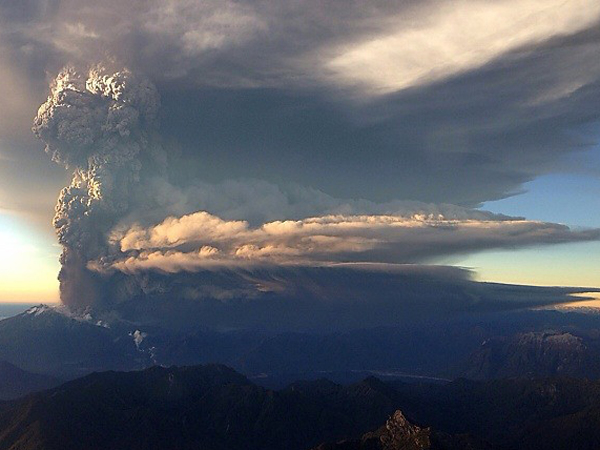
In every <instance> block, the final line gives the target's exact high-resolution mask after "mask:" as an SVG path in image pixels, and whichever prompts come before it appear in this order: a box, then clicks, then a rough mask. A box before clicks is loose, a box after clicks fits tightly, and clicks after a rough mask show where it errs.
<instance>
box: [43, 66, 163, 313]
mask: <svg viewBox="0 0 600 450" xmlns="http://www.w3.org/2000/svg"><path fill="white" fill-rule="evenodd" d="M159 104H160V100H159V96H158V93H157V90H156V88H155V87H154V86H153V85H152V84H151V83H150V82H149V81H148V80H146V79H142V78H139V77H136V76H134V75H133V74H132V73H130V72H129V71H127V70H122V71H118V72H114V73H111V72H109V71H107V70H106V69H104V68H102V67H95V68H92V69H91V70H90V71H89V72H88V74H87V75H83V74H81V73H79V72H77V71H76V70H74V69H72V68H66V69H63V71H62V72H61V73H60V74H59V75H58V76H57V78H56V80H55V81H54V83H53V85H52V88H51V94H50V96H49V97H48V100H47V101H46V102H45V103H44V104H43V105H42V106H41V107H40V109H39V111H38V114H37V117H36V118H35V120H34V125H33V132H34V134H35V135H36V136H37V137H39V138H40V139H41V140H42V141H44V143H45V144H46V152H47V153H48V154H49V155H50V156H51V158H52V160H53V161H55V162H57V163H59V164H63V165H64V166H66V167H67V168H70V169H73V170H74V172H73V179H72V181H71V184H70V185H69V186H67V187H65V188H64V189H63V190H62V191H61V193H60V196H59V198H58V203H57V205H56V214H55V216H54V221H53V224H54V227H55V228H56V233H57V235H58V239H59V242H60V244H61V245H62V246H63V253H62V255H61V264H62V269H61V272H60V274H59V280H60V286H61V299H62V301H63V302H64V303H65V304H66V305H68V306H69V307H72V308H74V309H82V308H85V307H87V306H89V305H91V304H93V303H95V302H97V301H99V300H100V299H99V298H98V297H99V296H100V295H101V294H100V293H99V291H98V287H99V283H100V280H99V279H98V277H99V275H98V274H96V273H92V272H90V271H89V270H88V269H87V268H86V263H87V261H90V260H93V259H99V258H102V257H104V256H108V255H109V254H110V253H111V252H112V251H113V250H111V248H110V246H109V245H108V244H107V239H106V234H107V233H108V232H109V231H110V229H111V228H112V227H113V226H114V224H115V223H116V222H117V221H118V219H119V218H121V217H122V216H123V215H124V214H127V212H128V211H129V210H130V209H131V205H132V204H133V203H134V198H135V197H136V196H139V195H142V194H141V193H142V192H143V189H142V187H141V186H142V184H143V182H144V179H145V178H147V177H148V174H157V173H161V172H164V170H165V165H166V162H165V161H166V157H165V154H164V152H163V150H162V148H161V147H160V145H159V144H158V143H157V139H156V138H155V129H156V125H157V113H158V109H159Z"/></svg>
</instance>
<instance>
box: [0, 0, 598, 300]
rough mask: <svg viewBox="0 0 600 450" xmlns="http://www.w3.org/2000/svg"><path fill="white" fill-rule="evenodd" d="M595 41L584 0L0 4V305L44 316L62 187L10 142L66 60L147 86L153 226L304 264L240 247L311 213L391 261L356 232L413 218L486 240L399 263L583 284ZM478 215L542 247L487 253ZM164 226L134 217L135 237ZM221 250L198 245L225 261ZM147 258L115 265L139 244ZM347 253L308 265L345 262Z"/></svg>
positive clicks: (23, 134)
mask: <svg viewBox="0 0 600 450" xmlns="http://www.w3.org/2000/svg"><path fill="white" fill-rule="evenodd" d="M599 25H600V3H598V2H596V1H593V0H568V1H564V0H543V1H542V0H500V1H494V2H492V1H477V0H461V1H458V2H447V1H438V0H427V1H398V2H395V1H374V2H372V3H369V5H368V6H365V4H363V3H362V2H356V3H351V4H348V5H344V6H341V5H338V4H337V3H335V2H331V3H328V4H324V3H322V2H318V1H314V2H313V1H308V2H303V3H302V5H299V4H297V3H296V2H294V1H291V0H290V1H287V0H260V1H256V2H253V1H239V2H237V1H229V0H227V1H207V2H195V1H192V0H183V1H176V0H166V1H164V0H163V1H158V0H157V1H154V0H153V1H149V2H142V1H132V2H125V4H124V3H123V2H115V1H113V0H110V1H107V2H101V3H97V2H91V1H88V0H23V1H22V2H5V3H1V4H0V98H3V99H4V104H3V105H2V108H0V302H38V301H39V302H46V303H51V302H57V301H59V294H58V281H57V274H58V271H59V270H60V264H59V262H58V257H59V255H60V252H61V247H60V245H59V244H58V242H57V239H56V236H55V232H54V228H53V226H52V223H51V220H52V216H53V214H54V205H55V204H56V199H57V197H58V194H59V192H60V190H61V189H62V188H63V187H65V186H67V185H68V184H69V182H70V171H69V170H65V169H64V168H63V167H60V166H59V165H57V164H55V163H53V162H52V161H50V158H49V156H48V155H47V154H45V153H44V144H43V143H42V142H40V141H39V140H37V139H36V138H35V137H34V136H33V133H32V132H31V126H32V120H33V118H34V116H35V115H36V112H37V109H38V107H39V106H40V105H41V104H42V103H43V102H44V101H45V100H46V97H47V95H48V93H49V84H50V83H51V80H52V79H53V77H55V76H56V75H57V73H58V72H59V71H60V70H61V68H62V67H64V66H65V65H68V64H73V65H74V66H77V67H83V68H86V67H88V66H90V65H93V64H107V65H111V66H116V67H118V68H123V67H127V68H128V69H130V70H131V71H132V72H133V73H136V74H142V75H143V76H145V77H148V79H149V80H151V82H153V83H154V84H155V85H156V87H157V90H158V93H159V94H160V96H161V99H162V107H161V110H160V111H161V112H160V122H161V128H160V135H161V139H162V143H163V144H162V145H163V147H164V149H165V152H166V153H167V154H169V155H176V156H177V158H173V160H174V161H175V163H172V164H171V166H170V167H169V171H170V173H169V176H170V179H169V182H170V183H171V184H172V187H169V189H170V190H167V189H166V188H164V189H163V190H161V191H160V195H164V196H167V195H173V198H172V199H168V198H167V200H165V202H166V204H169V200H172V202H171V203H173V204H174V203H176V202H180V204H181V205H183V206H181V207H173V211H175V212H169V215H174V216H177V215H179V216H184V215H185V214H190V213H191V212H193V211H194V210H193V209H191V208H192V206H191V205H196V204H199V205H202V207H204V205H210V206H214V208H215V210H208V212H209V213H211V214H215V216H219V217H222V218H224V219H226V221H225V222H226V223H225V222H224V225H223V226H225V225H227V226H230V225H231V224H232V223H234V222H233V221H242V220H244V221H248V223H249V224H250V225H249V226H248V227H249V228H248V229H250V231H248V230H247V229H243V231H244V232H247V234H248V235H249V236H251V240H249V241H248V242H246V241H244V242H242V243H241V244H239V246H240V247H239V248H237V250H239V249H240V248H242V247H243V248H245V249H246V248H250V246H251V245H252V246H256V245H264V248H267V247H269V246H270V247H269V248H274V247H277V246H279V247H278V248H279V249H281V248H283V247H285V251H286V252H287V253H286V254H292V253H294V255H296V254H298V252H301V251H304V250H305V249H304V248H298V247H294V245H296V244H295V242H296V239H297V236H296V235H293V236H291V237H289V239H287V240H277V241H275V240H274V241H270V240H269V239H275V238H273V235H269V236H268V237H264V236H261V237H260V239H263V240H259V241H256V239H259V238H256V236H255V235H256V234H257V233H256V232H254V231H252V230H254V228H258V227H259V226H260V225H262V224H265V223H271V222H273V221H285V220H288V219H293V220H296V221H300V220H302V219H304V218H307V217H321V216H323V217H325V216H327V214H330V213H331V211H334V212H338V211H342V213H340V214H345V216H348V217H350V216H351V215H359V214H362V215H363V216H368V217H367V218H366V219H364V218H363V219H361V220H363V221H364V222H365V223H366V224H367V225H365V223H362V222H360V223H358V225H357V224H356V223H355V222H351V220H356V219H352V218H350V219H349V218H347V217H346V218H345V219H344V220H347V221H348V223H350V222H351V225H348V224H347V223H346V222H345V223H344V224H342V225H348V227H350V226H352V227H358V226H360V227H362V228H361V231H360V233H362V234H360V233H359V234H358V235H355V234H344V235H343V236H344V237H345V239H346V240H347V241H352V243H353V245H354V246H355V247H358V246H364V245H366V244H365V242H367V241H368V239H370V240H371V241H368V242H372V241H373V240H375V241H377V242H384V243H385V242H389V243H390V246H391V247H393V246H396V247H395V248H398V249H401V248H402V247H407V243H406V242H405V241H403V240H399V238H397V236H395V235H394V236H392V237H390V232H389V230H387V229H386V230H383V231H381V230H380V229H376V227H375V226H373V228H369V227H370V226H371V225H372V223H373V217H374V216H376V215H378V214H380V213H379V211H385V212H386V213H387V212H388V211H391V210H393V211H396V210H397V211H405V210H412V209H414V208H416V209H417V210H418V208H419V207H415V206H413V205H412V204H411V206H410V208H409V207H408V206H406V204H405V203H401V202H408V201H410V202H420V203H419V205H423V206H422V208H424V209H426V210H427V211H458V212H457V213H456V214H459V215H460V214H462V215H466V216H468V219H469V220H472V221H474V223H475V225H473V226H476V227H477V229H476V231H474V234H473V236H474V238H473V239H474V241H477V242H480V241H479V240H480V239H481V240H485V242H484V243H483V244H471V243H469V242H468V241H466V240H464V238H461V239H462V240H460V241H459V240H458V238H457V240H456V242H452V241H451V239H452V238H447V237H446V236H443V237H442V236H431V237H430V239H432V241H431V242H434V241H435V240H436V239H440V242H442V243H443V244H444V245H447V246H448V248H449V249H450V250H447V251H444V252H440V253H436V252H435V251H432V250H431V249H430V247H435V245H432V244H431V242H425V243H423V242H422V241H419V240H418V239H421V235H416V237H415V242H416V243H415V246H416V247H418V246H419V245H422V246H423V247H424V249H422V250H420V249H419V248H417V249H413V250H414V251H413V253H410V254H409V255H408V256H406V254H405V253H402V251H401V250H397V255H398V258H399V259H398V262H399V263H406V262H410V263H412V262H415V263H425V264H448V265H455V266H460V267H466V268H470V269H472V270H473V271H474V273H475V278H476V279H477V280H481V281H493V282H501V283H515V284H527V285H547V286H586V287H593V288H600V242H599V241H598V238H597V237H594V236H595V235H594V233H590V234H587V235H585V236H587V237H582V236H583V235H579V234H577V233H578V232H579V231H581V230H588V231H589V230H592V231H593V230H594V229H599V228H600V212H599V211H600V195H599V194H600V147H599V146H598V141H599V138H600V106H599V105H600V26H599ZM227 183H229V184H227ZM231 183H234V184H235V183H238V184H235V186H236V187H235V188H232V187H231V186H232V184H231ZM189 186H192V187H193V189H191V188H189ZM240 186H241V187H240ZM286 186H287V187H286ZM289 186H292V187H291V188H290V187H289ZM175 188H176V189H175ZM161 189H162V188H161ZM278 189H281V192H285V194H281V196H278V195H279V194H280V192H279V190H278ZM286 189H288V191H286ZM157 192H158V191H157ZM165 192H168V193H169V194H166V193H165ZM287 192H293V194H289V195H288V194H287ZM241 193H243V194H244V195H246V196H247V198H246V197H244V196H243V195H242V194H241ZM311 193H314V195H313V194H311ZM150 195H156V196H158V195H159V194H150ZM286 195H287V196H288V197H286V199H285V200H282V198H283V197H285V196H286ZM197 199H200V200H198V201H197V202H196V203H195V201H196V200H197ZM290 199H291V200H290ZM236 202H237V203H236ZM239 204H243V205H249V206H248V208H243V207H241V206H240V205H239ZM232 205H234V206H235V207H234V206H232ZM243 205H242V206H243ZM323 205H326V206H323ZM332 205H333V206H332ZM348 205H351V206H348ZM365 205H366V206H365ZM390 205H393V206H390ZM397 205H400V206H397ZM253 208H255V209H254V210H253ZM336 208H337V209H336ZM394 208H395V209H394ZM133 209H134V208H133V207H132V210H133ZM481 210H484V211H490V212H492V213H496V214H503V215H507V216H514V217H523V218H525V219H526V220H527V221H531V224H530V225H531V226H535V224H534V223H533V222H538V221H539V222H547V223H549V224H550V225H551V226H550V227H549V228H550V230H549V231H548V230H546V229H544V230H541V231H539V233H538V234H535V235H534V234H531V235H530V234H527V235H523V236H520V235H519V236H516V235H515V236H513V235H512V234H511V232H510V231H507V232H506V233H505V234H503V235H502V236H501V238H500V237H499V238H498V240H496V239H495V237H494V236H493V235H491V234H490V233H491V232H490V231H489V230H490V228H489V227H488V226H487V225H486V224H485V221H484V220H482V219H481V217H480V216H478V215H477V214H476V213H477V212H479V211H481ZM176 213H177V214H176ZM165 215H167V214H166V213H165ZM361 217H362V216H361ZM461 217H462V216H461ZM163 219H165V217H164V216H160V215H159V214H158V213H157V212H152V214H150V213H149V212H148V213H147V214H146V215H144V220H145V221H146V222H145V223H144V226H145V227H147V229H146V231H145V232H146V233H147V234H148V235H151V233H152V232H153V231H152V230H154V231H156V228H152V227H153V226H158V225H159V224H161V223H163ZM227 220H228V221H230V222H227ZM178 223H179V222H178ZM211 223H212V222H211ZM215 223H216V222H215ZM369 224H371V225H369ZM557 224H563V225H567V226H568V227H570V230H567V231H564V230H562V229H559V228H558V226H557ZM128 225H131V224H128ZM442 225H443V224H441V225H440V224H434V225H433V226H432V227H431V229H432V230H433V229H435V230H437V229H441V228H442ZM496 225H497V226H499V227H502V226H504V225H503V223H498V224H496ZM195 226H198V224H197V223H195ZM298 226H300V225H298ZM301 226H303V227H305V228H306V227H307V225H306V224H305V223H302V224H301ZM253 227H254V228H253ZM132 229H133V228H132ZM344 230H345V229H344ZM557 230H558V231H557ZM288 231H289V230H286V232H288ZM277 232H278V233H279V232H280V231H277ZM327 232H331V231H327ZM335 232H336V233H337V232H339V230H337V229H336V231H335ZM344 232H346V231H344ZM252 233H254V234H252ZM475 233H478V234H477V235H476V234H475ZM540 233H550V234H549V235H548V237H544V238H543V239H542V238H540V236H541V234H540ZM551 233H555V235H554V234H551ZM107 234H109V233H108V232H107ZM277 236H278V237H277V239H280V235H279V234H278V235H277ZM365 236H367V237H368V239H367V238H365ZM482 236H483V237H482ZM511 236H512V237H515V240H514V242H513V241H511V240H510V239H512V237H511ZM553 236H556V237H555V238H554V237H553ZM317 237H322V236H321V235H318V236H317ZM313 238H314V236H313ZM107 239H108V237H107ZM188 239H189V241H187V243H190V242H191V243H193V242H196V241H198V240H199V238H198V236H191V237H189V236H188ZM219 239H225V238H223V237H222V236H220V237H219ZM228 239H230V240H229V241H227V242H226V243H223V241H218V243H219V244H220V245H222V246H223V248H229V247H228V246H230V245H233V244H230V242H231V239H233V238H232V237H231V236H229V237H228ZM249 239H250V238H249ZM252 239H254V240H252ZM402 239H408V238H404V237H402ZM446 239H450V241H447V240H446ZM500 241H502V242H500ZM182 242H184V243H186V241H182ZM215 242H217V241H215ZM257 242H258V243H257ZM435 242H437V241H435ZM409 243H410V242H409ZM142 244H144V245H146V244H148V242H141V241H140V242H137V243H135V245H139V246H141V245H142ZM150 244H152V245H150ZM150 244H148V245H149V246H148V247H147V248H146V247H139V248H138V247H135V248H134V250H135V251H138V250H139V251H143V250H146V249H155V248H159V247H160V245H158V244H156V242H150ZM160 244H161V245H163V244H164V242H162V243H160ZM242 244H244V245H243V246H242ZM211 245H213V244H211ZM235 245H238V243H236V244H235ZM214 246H217V244H214ZM208 247H210V246H207V248H208ZM217 247H218V246H217ZM169 248H170V247H169V246H168V245H163V247H161V251H163V253H164V252H165V251H166V250H165V249H169ZM210 248H211V249H212V248H213V247H210ZM361 248H362V247H361ZM220 250H223V249H222V248H220ZM369 250H373V249H371V248H369ZM353 251H355V248H354V247H353V248H352V249H350V250H349V249H348V248H344V249H343V251H341V250H339V248H338V247H335V248H334V247H333V246H332V247H331V248H329V247H328V248H327V249H326V250H324V252H330V253H329V256H330V257H331V260H332V261H333V260H335V261H338V262H339V261H340V258H351V260H349V262H361V261H360V260H354V259H352V258H358V256H354V253H352V252H353ZM378 252H379V253H378ZM428 252H431V255H429V254H428ZM124 253H125V252H124ZM382 255H384V256H382ZM414 255H418V257H417V256H414ZM127 256H130V255H129V254H127ZM253 257H254V256H253ZM318 257H323V256H322V255H319V256H318ZM369 257H370V258H372V259H373V258H375V260H372V259H371V260H369V262H380V261H379V260H377V259H376V258H384V259H382V260H381V262H386V263H389V262H390V258H393V257H394V254H393V252H392V254H391V256H390V254H389V253H386V252H384V251H381V249H380V248H377V249H375V250H373V254H369ZM303 258H305V259H303V260H302V261H303V263H304V262H306V259H308V260H309V263H313V262H314V260H313V259H311V258H317V257H314V256H313V255H312V254H309V255H308V256H306V255H304V254H303ZM402 258H404V259H402ZM123 259H125V256H124V257H123ZM277 261H280V260H277ZM343 261H345V260H343ZM286 262H287V260H286Z"/></svg>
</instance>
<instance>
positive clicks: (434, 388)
mask: <svg viewBox="0 0 600 450" xmlns="http://www.w3.org/2000/svg"><path fill="white" fill-rule="evenodd" d="M393 385H394V387H395V388H396V389H397V390H398V393H399V395H400V397H401V398H402V400H401V401H400V403H399V406H400V408H401V409H402V410H403V411H404V412H405V413H406V414H408V415H409V416H410V417H411V418H412V419H413V420H415V421H417V423H426V424H428V425H430V426H432V427H433V428H434V429H435V430H439V431H442V432H445V433H448V434H465V433H468V434H470V435H472V436H476V437H479V438H482V439H485V440H486V441H489V442H490V443H492V444H494V446H495V447H497V448H500V449H511V450H517V449H531V450H543V449H549V448H552V449H557V450H558V449H561V450H569V449H574V448H577V449H583V448H586V449H592V448H596V449H597V448H600V439H599V436H600V433H598V431H597V430H598V429H600V428H596V429H593V427H594V426H596V427H600V421H599V419H600V415H597V412H598V411H599V410H600V382H599V381H590V380H585V379H569V378H547V379H507V380H494V381H485V382H481V381H471V380H465V379H460V380H456V381H454V382H452V383H449V384H447V385H417V384H404V383H393ZM579 433H583V434H579ZM571 438H573V439H575V438H577V439H576V440H573V441H571ZM576 441H578V442H580V444H581V445H575V446H574V445H572V442H576Z"/></svg>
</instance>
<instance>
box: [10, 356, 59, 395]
mask: <svg viewBox="0 0 600 450" xmlns="http://www.w3.org/2000/svg"><path fill="white" fill-rule="evenodd" d="M60 383H61V382H60V381H59V380H58V379H56V378H53V377H49V376H47V375H40V374H36V373H31V372H27V371H25V370H22V369H19V368H18V367H16V366H14V365H12V364H10V363H7V362H6V361H0V400H10V399H13V398H17V397H22V396H24V395H26V394H29V393H31V392H36V391H42V390H44V389H49V388H51V387H55V386H58V385H59V384H60Z"/></svg>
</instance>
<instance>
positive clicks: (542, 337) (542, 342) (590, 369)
mask: <svg viewBox="0 0 600 450" xmlns="http://www.w3.org/2000/svg"><path fill="white" fill-rule="evenodd" d="M599 357H600V352H599V349H598V348H597V342H590V339H584V337H580V336H575V335H573V334H571V333H569V332H558V331H553V332H529V333H518V334H516V335H513V336H510V337H497V338H492V339H489V340H487V341H485V342H484V343H483V344H482V345H481V347H480V348H479V349H478V350H477V351H475V352H474V353H473V354H472V355H471V356H470V358H469V361H468V363H467V365H466V368H465V369H464V371H463V374H462V375H463V376H465V377H467V378H472V379H493V378H508V377H527V376H529V377H543V376H556V375H564V376H575V377H594V378H596V377H599V376H600V358H599Z"/></svg>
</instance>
